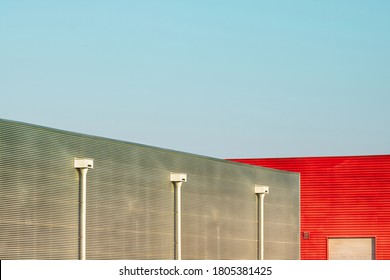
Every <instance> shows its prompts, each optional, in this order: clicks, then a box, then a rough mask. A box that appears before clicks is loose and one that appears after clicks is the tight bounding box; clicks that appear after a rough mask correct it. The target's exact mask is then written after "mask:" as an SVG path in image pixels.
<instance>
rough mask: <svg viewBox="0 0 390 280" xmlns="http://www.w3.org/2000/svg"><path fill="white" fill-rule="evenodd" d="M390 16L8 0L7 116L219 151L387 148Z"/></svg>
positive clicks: (1, 78)
mask: <svg viewBox="0 0 390 280" xmlns="http://www.w3.org/2000/svg"><path fill="white" fill-rule="evenodd" d="M389 14H390V1H385V0H383V1H380V0H378V1H359V0H354V1H352V0H350V1H349V0H348V1H347V0H338V1H334V0H327V1H313V0H311V1H302V0H295V1H289V0H285V1H278V0H272V1H271V0H269V1H261V0H257V1H256V0H253V1H250V0H242V1H230V0H220V1H217V0H207V1H206V0H197V1H195V0H188V1H185V0H181V1H180V0H177V1H175V0H165V1H161V0H160V1H149V0H143V1H130V0H128V1H125V0H112V1H99V0H93V1H92V0H85V1H75V0H66V1H63V0H57V1H50V0H35V1H27V0H18V1H15V0H1V1H0V118H3V119H8V120H16V121H21V122H27V123H32V124H37V125H42V126H47V127H52V128H58V129H63V130H68V131H74V132H80V133H85V134H90V135H97V136H102V137H107V138H113V139H119V140H124V141H129V142H135V143H141V144H146V145H151V146H157V147H162V148H167V149H172V150H178V151H184V152H189V153H194V154H200V155H205V156H211V157H217V158H255V157H295V156H329V155H371V154H389V153H390V128H389V123H390V110H389V105H390V16H389Z"/></svg>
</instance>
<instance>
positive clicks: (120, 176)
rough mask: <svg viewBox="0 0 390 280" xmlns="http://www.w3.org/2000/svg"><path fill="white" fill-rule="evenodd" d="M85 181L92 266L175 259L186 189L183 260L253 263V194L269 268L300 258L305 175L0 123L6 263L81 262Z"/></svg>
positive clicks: (1, 250)
mask: <svg viewBox="0 0 390 280" xmlns="http://www.w3.org/2000/svg"><path fill="white" fill-rule="evenodd" d="M74 157H89V158H93V159H94V168H93V169H92V170H90V171H88V175H87V259H172V258H173V253H174V252H173V248H174V247H173V246H174V216H173V206H174V193H173V186H172V184H171V182H170V181H169V174H170V172H184V173H187V174H188V182H187V183H184V184H183V187H182V211H183V214H182V223H183V226H182V239H183V240H182V243H183V244H182V257H183V259H255V258H256V250H257V240H256V238H257V235H256V209H257V207H256V195H255V194H254V185H255V184H265V185H270V186H271V192H270V194H269V195H267V197H266V199H265V209H266V213H265V219H266V221H265V234H266V237H265V240H266V246H265V258H267V259H298V258H299V175H298V174H296V173H290V172H282V171H276V170H269V169H264V168H257V167H252V166H247V165H242V164H237V163H231V162H228V161H224V160H217V159H212V158H207V157H201V156H194V155H190V154H186V153H180V152H174V151H169V150H164V149H159V148H153V147H147V146H143V145H138V144H132V143H127V142H122V141H116V140H111V139H105V138H98V137H92V136H86V135H81V134H75V133H69V132H64V131H59V130H53V129H48V128H43V127H38V126H33V125H27V124H22V123H17V122H10V121H5V120H0V259H77V258H78V202H79V200H78V199H79V184H78V183H79V179H78V174H77V171H76V170H75V169H74V168H73V158H74Z"/></svg>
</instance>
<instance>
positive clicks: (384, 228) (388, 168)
mask: <svg viewBox="0 0 390 280" xmlns="http://www.w3.org/2000/svg"><path fill="white" fill-rule="evenodd" d="M233 161H236V162H241V163H247V164H252V165H258V166H263V167H270V168H276V169H281V170H287V171H294V172H300V173H301V233H303V232H308V233H310V239H303V237H302V235H301V259H303V260H325V259H327V238H328V237H375V238H376V259H382V260H383V259H384V260H390V155H378V156H338V157H306V158H305V157H304V158H266V159H233Z"/></svg>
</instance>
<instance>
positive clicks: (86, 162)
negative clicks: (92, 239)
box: [74, 158, 93, 260]
mask: <svg viewBox="0 0 390 280" xmlns="http://www.w3.org/2000/svg"><path fill="white" fill-rule="evenodd" d="M74 168H76V169H77V171H78V173H79V188H80V198H79V199H80V210H79V259H80V260H85V258H86V243H87V236H86V235H87V228H86V223H87V203H86V202H87V172H88V169H92V168H93V159H87V158H74Z"/></svg>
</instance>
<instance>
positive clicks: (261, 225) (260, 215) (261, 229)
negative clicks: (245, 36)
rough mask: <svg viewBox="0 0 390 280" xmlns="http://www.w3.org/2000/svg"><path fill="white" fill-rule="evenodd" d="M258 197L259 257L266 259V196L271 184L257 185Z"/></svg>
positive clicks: (259, 258)
mask: <svg viewBox="0 0 390 280" xmlns="http://www.w3.org/2000/svg"><path fill="white" fill-rule="evenodd" d="M255 193H256V194H257V197H258V199H257V200H258V203H257V208H258V211H257V212H258V213H257V259H258V260H264V197H265V195H266V194H268V193H269V186H259V185H255Z"/></svg>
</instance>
